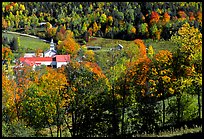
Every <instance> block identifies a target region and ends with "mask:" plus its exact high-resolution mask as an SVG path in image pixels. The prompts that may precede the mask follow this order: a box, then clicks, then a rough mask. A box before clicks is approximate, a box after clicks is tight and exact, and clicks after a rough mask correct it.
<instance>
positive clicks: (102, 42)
mask: <svg viewBox="0 0 204 139" xmlns="http://www.w3.org/2000/svg"><path fill="white" fill-rule="evenodd" d="M94 38H95V39H93V40H90V41H89V42H87V43H86V45H88V46H101V47H102V49H105V48H106V49H108V48H114V47H117V46H118V44H121V45H123V46H124V47H125V46H127V45H130V44H134V42H133V41H125V40H119V39H107V38H99V37H94Z"/></svg>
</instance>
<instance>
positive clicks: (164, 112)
mask: <svg viewBox="0 0 204 139" xmlns="http://www.w3.org/2000/svg"><path fill="white" fill-rule="evenodd" d="M162 101H163V126H164V125H165V100H164V99H163V100H162Z"/></svg>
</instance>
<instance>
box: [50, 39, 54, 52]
mask: <svg viewBox="0 0 204 139" xmlns="http://www.w3.org/2000/svg"><path fill="white" fill-rule="evenodd" d="M51 50H55V44H54V42H53V38H52V39H51V42H50V51H51Z"/></svg>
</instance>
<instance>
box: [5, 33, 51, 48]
mask: <svg viewBox="0 0 204 139" xmlns="http://www.w3.org/2000/svg"><path fill="white" fill-rule="evenodd" d="M3 36H5V37H7V38H8V39H9V40H11V39H12V38H13V37H20V45H21V47H22V48H24V49H28V50H31V51H35V50H36V49H37V48H40V49H42V50H47V49H48V48H49V46H50V44H49V43H46V42H44V41H42V40H40V39H35V38H30V37H25V36H20V35H17V34H9V33H2V37H3Z"/></svg>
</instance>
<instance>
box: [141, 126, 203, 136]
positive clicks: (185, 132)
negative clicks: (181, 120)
mask: <svg viewBox="0 0 204 139" xmlns="http://www.w3.org/2000/svg"><path fill="white" fill-rule="evenodd" d="M201 132H202V127H195V128H187V129H183V128H182V129H181V130H176V131H174V132H172V131H164V132H160V133H159V134H158V135H156V134H145V135H137V136H139V137H176V136H188V135H189V136H197V135H198V136H200V134H201Z"/></svg>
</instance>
